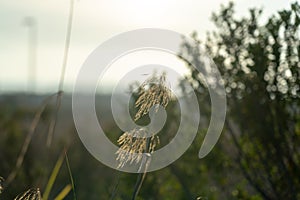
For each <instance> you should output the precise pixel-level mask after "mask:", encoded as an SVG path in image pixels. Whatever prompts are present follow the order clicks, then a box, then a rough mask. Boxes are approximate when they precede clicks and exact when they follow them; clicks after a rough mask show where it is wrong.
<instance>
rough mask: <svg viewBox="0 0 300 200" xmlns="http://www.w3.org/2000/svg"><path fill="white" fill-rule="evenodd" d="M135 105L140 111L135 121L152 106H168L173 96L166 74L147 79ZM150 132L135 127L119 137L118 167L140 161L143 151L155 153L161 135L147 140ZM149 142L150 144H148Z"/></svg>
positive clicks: (141, 87)
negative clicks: (167, 83) (167, 84)
mask: <svg viewBox="0 0 300 200" xmlns="http://www.w3.org/2000/svg"><path fill="white" fill-rule="evenodd" d="M139 89H140V92H139V93H138V94H139V96H138V99H137V101H136V103H135V107H136V108H138V111H137V113H136V115H135V121H137V120H138V119H140V118H141V117H142V116H144V115H146V114H148V113H149V110H150V109H151V107H152V106H154V105H157V104H160V105H162V106H163V107H166V106H167V105H168V103H169V100H170V98H171V92H170V89H169V88H168V87H167V86H166V74H165V73H163V74H162V75H161V76H159V77H157V76H156V75H155V74H154V75H153V76H152V77H150V78H149V79H147V80H146V81H145V82H144V83H143V84H142V85H141V86H140V88H139ZM156 111H157V110H156ZM148 135H149V134H148V132H147V130H145V129H134V130H131V131H129V132H125V133H123V134H122V135H121V136H120V137H119V139H118V141H117V142H118V144H119V145H120V148H119V150H118V151H117V152H116V154H117V155H118V156H117V159H116V160H117V161H119V165H118V168H122V167H124V165H125V164H126V163H130V164H132V163H134V162H135V163H136V164H137V163H139V162H141V160H142V158H143V153H150V154H151V153H153V152H154V150H155V148H156V147H157V146H158V145H159V137H158V136H152V137H151V138H149V139H148V141H147V138H148V137H147V136H148ZM147 143H148V144H147Z"/></svg>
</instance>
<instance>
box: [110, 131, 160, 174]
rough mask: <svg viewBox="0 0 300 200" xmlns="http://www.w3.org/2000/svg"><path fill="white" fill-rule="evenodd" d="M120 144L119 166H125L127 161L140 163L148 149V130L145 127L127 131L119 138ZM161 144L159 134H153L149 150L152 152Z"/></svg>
mask: <svg viewBox="0 0 300 200" xmlns="http://www.w3.org/2000/svg"><path fill="white" fill-rule="evenodd" d="M118 144H119V145H120V148H119V150H118V151H117V152H116V154H118V156H117V161H119V165H118V168H121V167H124V165H125V164H126V163H128V162H129V163H130V164H132V163H133V162H135V163H139V162H140V161H141V160H142V158H143V153H144V152H146V151H147V132H146V131H145V130H143V129H138V130H137V129H134V130H132V131H130V132H125V133H124V134H122V135H121V136H120V137H119V139H118ZM158 144H159V138H158V136H152V137H151V139H150V147H149V152H150V153H152V152H153V151H154V148H155V147H156V146H157V145H158Z"/></svg>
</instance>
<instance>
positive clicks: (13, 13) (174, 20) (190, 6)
mask: <svg viewBox="0 0 300 200" xmlns="http://www.w3.org/2000/svg"><path fill="white" fill-rule="evenodd" d="M234 2H235V3H236V10H237V13H238V15H239V16H241V15H247V14H248V13H247V10H248V9H249V8H251V7H263V8H264V10H265V12H264V13H265V14H264V16H269V15H270V14H271V13H274V11H276V10H280V9H282V8H286V7H288V5H289V4H290V3H291V2H293V1H287V0H236V1H234ZM222 3H223V4H227V3H228V1H227V0H210V1H200V0H75V6H74V20H73V29H72V37H71V45H70V52H69V59H68V65H67V71H66V79H65V90H67V91H71V90H72V86H73V83H74V80H75V78H76V75H77V73H78V71H79V69H80V67H81V65H82V63H83V62H84V60H85V59H86V58H87V56H88V55H89V54H90V53H91V52H92V51H93V50H94V49H95V48H96V47H97V46H98V45H100V44H101V43H102V42H104V41H105V40H107V39H109V38H111V37H112V36H114V35H116V34H119V33H122V32H125V31H130V30H134V29H138V28H164V29H170V30H174V31H177V32H179V33H182V34H185V35H189V34H190V33H191V32H192V31H194V30H196V31H197V32H198V33H199V36H200V38H201V39H204V36H205V32H206V31H209V30H212V29H213V28H214V26H213V24H212V23H211V22H210V16H211V13H212V12H213V11H218V10H219V8H220V4H222ZM69 4H70V1H69V0H49V1H38V0H22V1H17V0H0V27H1V28H0V92H3V91H26V90H27V68H28V28H27V27H26V26H24V17H26V16H32V17H34V18H35V19H36V21H37V27H38V37H37V42H38V44H37V72H36V75H37V85H36V90H37V91H40V92H53V91H55V90H56V88H57V85H58V82H59V78H60V69H61V65H62V57H63V50H64V41H65V35H66V25H67V18H68V11H69ZM152 53H153V52H152ZM143 56H144V57H147V58H148V59H149V58H151V56H153V55H152V54H151V52H145V53H144V54H143V55H142V54H140V55H138V57H139V58H140V59H142V58H143ZM168 59H169V58H168ZM124 60H125V61H120V62H119V65H124V63H127V64H128V63H132V60H135V59H134V56H133V57H132V59H131V61H130V62H129V61H126V59H124ZM127 60H128V59H127ZM122 62H123V63H122ZM174 62H176V61H174ZM181 65H182V64H181V63H179V62H178V68H180V67H183V66H181ZM180 70H183V69H180ZM114 79H117V78H116V77H110V81H114Z"/></svg>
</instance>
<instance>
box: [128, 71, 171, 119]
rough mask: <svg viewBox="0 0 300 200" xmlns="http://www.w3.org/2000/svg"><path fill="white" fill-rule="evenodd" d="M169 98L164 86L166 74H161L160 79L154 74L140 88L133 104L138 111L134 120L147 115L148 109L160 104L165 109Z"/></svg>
mask: <svg viewBox="0 0 300 200" xmlns="http://www.w3.org/2000/svg"><path fill="white" fill-rule="evenodd" d="M170 98H171V92H170V89H169V88H168V87H167V86H166V74H165V73H163V74H162V75H161V76H160V77H157V76H156V75H155V74H154V75H153V76H152V77H150V79H147V80H146V81H145V82H144V83H143V84H142V85H141V87H140V92H139V98H138V99H137V101H136V102H135V107H136V108H138V111H137V113H136V115H135V118H134V120H135V121H136V120H138V119H140V118H141V117H142V116H144V115H146V114H148V113H149V110H150V108H151V107H152V106H154V105H157V104H160V105H162V106H163V107H166V106H167V105H168V103H169V100H170Z"/></svg>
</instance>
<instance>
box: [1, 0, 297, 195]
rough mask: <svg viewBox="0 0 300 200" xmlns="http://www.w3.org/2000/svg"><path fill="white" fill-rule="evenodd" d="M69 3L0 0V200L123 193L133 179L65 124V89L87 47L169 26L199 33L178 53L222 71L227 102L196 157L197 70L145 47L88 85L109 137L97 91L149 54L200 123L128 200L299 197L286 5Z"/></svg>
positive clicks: (139, 0) (292, 20) (293, 56)
mask: <svg viewBox="0 0 300 200" xmlns="http://www.w3.org/2000/svg"><path fill="white" fill-rule="evenodd" d="M71 2H73V4H72V3H71ZM71 2H70V1H57V0H54V1H47V2H42V1H34V0H26V1H8V0H3V1H0V16H1V17H0V26H1V28H0V44H1V45H0V48H1V51H0V177H3V180H2V178H1V179H0V192H1V193H0V199H13V198H14V197H16V196H17V195H19V194H22V193H24V192H25V191H27V190H28V189H30V188H39V190H40V193H41V194H42V196H43V199H54V198H56V197H57V198H60V197H61V198H66V199H75V197H76V198H77V199H130V198H131V196H132V194H133V190H134V188H135V184H136V179H137V175H136V174H126V173H122V172H118V171H116V170H113V169H110V168H108V167H106V166H104V165H103V164H101V163H100V162H98V161H97V160H96V159H95V158H93V157H92V156H91V155H90V154H89V153H88V152H87V150H86V149H85V148H84V146H83V145H82V143H81V141H80V140H79V137H78V135H77V133H76V129H75V127H74V123H73V119H72V110H71V101H72V99H71V94H72V89H73V86H74V82H75V80H76V76H77V74H78V72H79V70H80V67H81V66H82V64H83V62H84V61H85V60H86V58H87V57H88V56H89V54H90V53H91V52H92V51H93V50H94V49H95V48H96V47H97V46H99V45H100V44H101V43H102V42H104V41H106V40H107V39H109V38H111V37H113V36H115V35H117V34H120V33H122V32H125V31H130V30H134V29H139V28H164V29H170V30H174V31H177V32H179V33H182V34H185V35H187V36H190V37H192V38H193V39H195V40H196V41H199V43H198V44H199V46H193V45H191V44H188V43H186V44H184V45H183V46H182V52H181V53H182V54H185V55H187V57H189V58H190V59H191V60H197V59H198V57H199V56H198V55H197V53H198V51H197V49H198V48H199V47H200V46H201V47H202V48H203V49H205V50H206V51H207V53H208V55H209V56H211V58H212V59H213V60H214V62H215V63H216V65H217V67H218V68H219V70H220V72H221V75H222V77H223V79H224V84H225V88H226V94H227V105H228V108H227V118H226V121H225V127H224V130H223V133H222V135H221V138H220V140H219V142H218V144H217V145H216V147H215V148H214V150H213V151H212V152H211V153H210V154H209V155H208V156H207V157H205V158H204V159H201V160H200V159H199V158H198V157H197V155H198V150H199V148H200V146H201V143H202V139H203V135H204V134H205V131H206V129H207V124H208V122H209V118H210V100H209V94H208V91H207V88H206V86H205V83H204V82H203V79H202V78H201V74H199V72H197V71H194V69H193V68H190V67H189V65H188V64H187V63H185V61H182V60H180V58H176V56H173V57H168V56H166V55H163V56H162V55H161V54H157V53H155V52H151V51H144V52H137V53H133V54H132V55H128V57H127V58H126V57H124V58H122V59H120V60H119V61H118V62H115V63H113V64H112V67H111V70H110V71H109V72H108V74H107V75H106V76H105V77H104V80H103V85H102V87H101V89H99V90H98V93H97V110H98V113H101V114H100V115H101V122H100V123H101V125H102V126H103V127H104V129H105V131H106V134H107V135H108V136H109V137H110V139H111V140H112V141H116V140H117V138H118V137H119V136H120V134H121V133H122V132H121V131H120V130H119V128H118V127H117V126H116V124H115V122H114V120H113V118H112V114H111V111H110V104H109V103H110V101H109V96H108V95H107V94H108V93H110V91H111V89H112V87H113V86H114V84H115V83H116V81H117V80H119V79H120V77H121V76H122V75H123V74H124V73H126V72H127V71H129V70H130V67H132V66H134V65H135V64H136V63H138V64H141V63H143V62H145V61H147V62H151V60H155V63H159V62H163V63H166V64H167V65H169V66H173V67H174V69H176V70H177V71H178V72H180V73H182V74H185V76H186V80H187V81H188V82H190V84H191V85H192V86H193V88H194V90H195V92H196V94H197V97H198V101H199V105H200V108H201V118H202V117H203V119H204V120H203V121H202V124H201V125H200V126H199V134H198V136H197V137H196V139H195V141H194V143H193V144H192V146H191V147H190V148H189V149H188V151H187V152H186V153H185V154H184V155H183V156H182V157H181V158H180V159H179V160H177V161H176V162H175V163H173V164H172V165H170V166H168V167H166V168H164V169H162V170H159V171H156V172H151V173H148V174H147V176H146V178H145V180H144V182H143V184H142V187H141V190H140V192H139V195H138V199H197V198H199V199H280V200H281V199H300V193H299V191H300V178H299V177H300V149H299V148H300V91H299V90H300V64H299V63H300V60H299V59H300V42H299V39H300V33H299V27H300V6H299V3H297V1H271V0H266V1H259V0H254V1H245V0H236V1H232V2H229V1H225V0H214V1H208V2H204V1H196V0H187V1H183V0H179V1H171V0H166V1H158V0H152V1H146V0H131V1H130V0H122V1H119V0H118V1H95V0H85V1H83V0H74V1H71ZM70 7H71V8H73V14H72V23H71V24H72V26H71V27H70V26H68V25H70V23H69V22H68V20H69V14H70ZM68 31H69V32H68ZM68 33H69V34H68ZM66 38H67V39H66ZM66 40H67V41H68V40H69V41H70V43H69V45H68V44H67V43H66ZM66 44H67V45H66ZM66 46H67V47H66ZM66 49H68V53H67V54H66ZM191 60H190V61H191ZM64 61H66V62H65V64H63V63H64ZM64 68H65V74H64V75H63V76H62V71H63V70H62V69H64ZM61 77H63V78H61ZM60 84H61V85H60ZM128 87H129V85H128ZM58 90H63V91H64V93H63V94H61V93H57V92H58ZM183 90H184V88H183ZM51 94H54V96H50V97H49V95H51ZM177 106H178V105H177V104H176V102H171V103H170V104H169V106H168V107H167V111H168V116H170V117H168V123H167V125H166V127H164V130H163V132H164V133H160V134H162V139H163V140H162V144H161V145H165V143H167V141H169V140H170V138H172V137H173V135H172V134H173V133H174V129H176V126H174V124H173V123H172V122H174V121H176V120H177V119H178V116H177V115H178V112H176V108H177ZM175 132H176V131H175ZM163 134H164V135H163ZM163 142H165V143H163ZM65 152H67V155H68V157H66V156H65V155H66V154H65ZM30 192H33V193H34V191H30ZM59 195H61V196H59Z"/></svg>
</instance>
